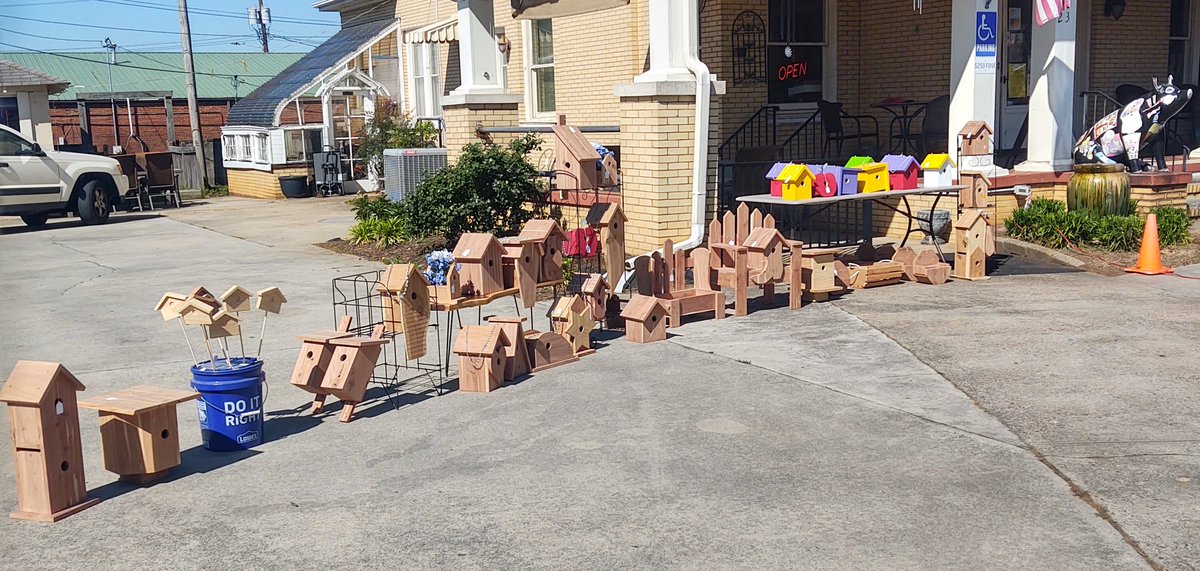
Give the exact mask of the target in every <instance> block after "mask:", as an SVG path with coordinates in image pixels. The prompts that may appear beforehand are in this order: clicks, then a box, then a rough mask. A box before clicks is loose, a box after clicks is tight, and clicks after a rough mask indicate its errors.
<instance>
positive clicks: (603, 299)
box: [579, 274, 608, 321]
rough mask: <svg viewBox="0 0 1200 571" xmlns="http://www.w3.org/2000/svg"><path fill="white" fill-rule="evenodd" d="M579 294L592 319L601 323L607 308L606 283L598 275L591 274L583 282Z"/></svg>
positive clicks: (602, 277)
mask: <svg viewBox="0 0 1200 571" xmlns="http://www.w3.org/2000/svg"><path fill="white" fill-rule="evenodd" d="M579 292H580V293H581V294H583V300H584V302H586V303H587V305H588V308H589V309H591V311H592V319H594V320H596V321H603V320H604V316H605V315H606V311H607V306H608V282H607V281H606V280H605V279H604V276H602V275H600V274H591V275H589V276H588V277H587V279H586V280H584V281H583V286H582V287H581V288H580V290H579Z"/></svg>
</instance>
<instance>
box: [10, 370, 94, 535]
mask: <svg viewBox="0 0 1200 571" xmlns="http://www.w3.org/2000/svg"><path fill="white" fill-rule="evenodd" d="M84 388H85V387H84V386H83V383H81V382H79V379H76V378H75V375H72V374H71V372H70V371H68V370H67V369H66V367H63V366H62V365H60V364H58V363H44V362H40V361H17V365H16V367H14V368H13V372H12V374H11V375H9V376H8V381H7V382H6V383H5V384H4V388H3V389H0V402H4V403H8V420H9V425H10V428H11V430H12V445H13V472H14V473H15V475H16V481H17V511H15V512H12V513H11V514H9V515H10V516H11V517H13V518H14V519H24V520H33V521H42V522H55V521H58V520H61V519H63V518H65V517H67V516H70V515H72V514H74V513H76V512H79V511H80V510H83V509H86V508H88V507H91V506H93V505H95V504H96V503H97V502H99V501H100V500H96V499H88V497H87V486H86V481H85V479H84V474H83V446H82V444H81V441H80V436H79V409H78V406H77V404H76V400H75V393H76V392H79V391H82V390H84Z"/></svg>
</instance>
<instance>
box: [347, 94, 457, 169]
mask: <svg viewBox="0 0 1200 571" xmlns="http://www.w3.org/2000/svg"><path fill="white" fill-rule="evenodd" d="M437 138H438V132H437V129H435V128H434V127H433V125H431V124H429V123H418V122H416V121H413V119H412V116H410V115H409V114H408V113H405V112H404V111H402V110H401V109H400V106H398V105H396V104H395V103H384V104H381V105H380V106H378V107H376V108H375V113H374V114H372V115H371V118H370V119H368V120H367V124H366V125H365V126H364V127H363V132H362V134H361V139H360V140H359V141H358V142H357V143H356V144H355V148H354V151H355V154H357V155H358V158H360V159H364V160H366V161H367V163H368V164H370V165H371V169H372V170H373V171H374V172H375V175H376V176H378V177H379V180H383V150H384V149H421V148H425V147H431V146H434V144H435V143H436V142H437Z"/></svg>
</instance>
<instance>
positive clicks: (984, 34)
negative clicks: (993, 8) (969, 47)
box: [975, 12, 997, 57]
mask: <svg viewBox="0 0 1200 571" xmlns="http://www.w3.org/2000/svg"><path fill="white" fill-rule="evenodd" d="M996 23H997V20H996V13H995V12H976V13H975V55H976V56H984V57H996V41H997V38H996V34H997V31H996V29H997V28H996Z"/></svg>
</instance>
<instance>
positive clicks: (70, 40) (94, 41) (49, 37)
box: [0, 28, 99, 44]
mask: <svg viewBox="0 0 1200 571" xmlns="http://www.w3.org/2000/svg"><path fill="white" fill-rule="evenodd" d="M0 32H8V33H10V34H21V35H22V36H29V37H31V38H40V39H43V40H56V41H60V42H75V43H80V44H96V43H99V42H97V41H96V40H73V39H70V38H55V37H52V36H39V35H38V34H31V33H29V32H22V31H20V30H10V29H8V28H0Z"/></svg>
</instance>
